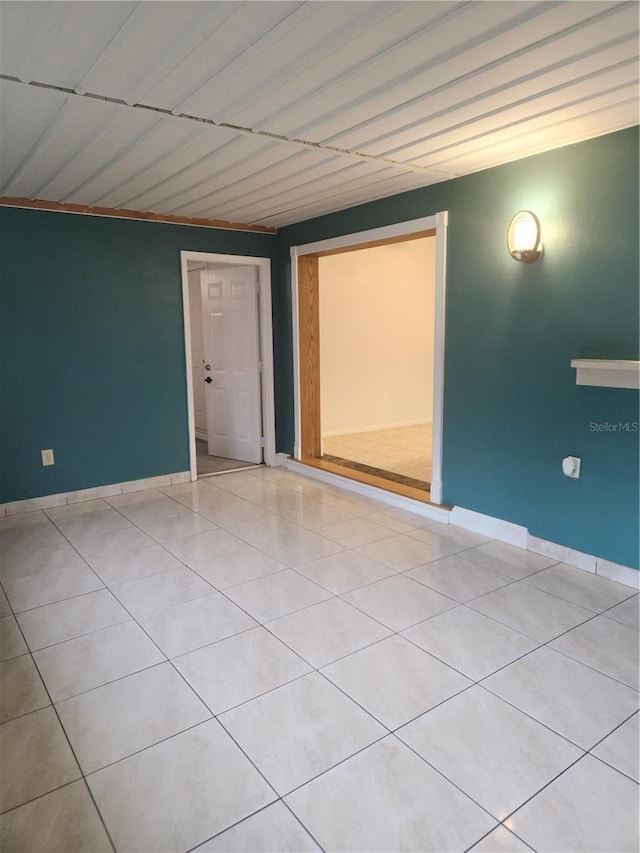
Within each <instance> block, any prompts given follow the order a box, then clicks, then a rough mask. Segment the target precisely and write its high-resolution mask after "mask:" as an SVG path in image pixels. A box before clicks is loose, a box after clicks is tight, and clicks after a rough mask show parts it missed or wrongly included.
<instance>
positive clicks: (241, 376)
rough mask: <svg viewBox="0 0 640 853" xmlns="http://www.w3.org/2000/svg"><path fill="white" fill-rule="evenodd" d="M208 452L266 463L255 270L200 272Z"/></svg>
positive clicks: (254, 268) (250, 268) (235, 269)
mask: <svg viewBox="0 0 640 853" xmlns="http://www.w3.org/2000/svg"><path fill="white" fill-rule="evenodd" d="M200 284H201V294H202V330H203V343H204V359H205V369H204V371H203V373H204V376H203V384H204V385H205V397H206V409H207V436H208V446H209V447H208V449H209V454H210V455H214V456H226V457H228V458H229V459H240V460H243V461H245V462H253V463H255V464H259V463H260V462H262V441H261V439H262V418H261V400H260V355H259V353H260V342H259V326H258V292H257V270H256V267H254V266H247V265H243V266H238V267H232V268H224V269H217V270H207V271H204V272H201V273H200Z"/></svg>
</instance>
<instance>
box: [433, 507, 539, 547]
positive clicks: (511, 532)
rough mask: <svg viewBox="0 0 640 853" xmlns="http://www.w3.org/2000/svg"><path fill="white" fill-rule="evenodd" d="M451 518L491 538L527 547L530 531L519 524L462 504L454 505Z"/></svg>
mask: <svg viewBox="0 0 640 853" xmlns="http://www.w3.org/2000/svg"><path fill="white" fill-rule="evenodd" d="M449 520H450V523H451V524H455V525H457V526H458V527H464V528H466V529H467V530H474V531H475V532H476V533H482V534H483V535H484V536H488V537H489V538H490V539H499V540H500V542H508V543H509V545H515V546H516V547H517V548H526V547H527V536H528V535H529V531H528V530H527V528H526V527H521V526H520V525H519V524H512V523H511V522H510V521H502V519H500V518H494V517H493V516H491V515H483V513H481V512H474V510H471V509H464V508H463V507H460V506H454V507H453V509H452V510H451V515H450V517H449Z"/></svg>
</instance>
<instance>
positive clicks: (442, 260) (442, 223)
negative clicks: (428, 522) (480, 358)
mask: <svg viewBox="0 0 640 853" xmlns="http://www.w3.org/2000/svg"><path fill="white" fill-rule="evenodd" d="M448 222H449V214H448V211H440V212H439V213H436V214H435V215H434V216H426V217H423V218H421V219H411V220H407V221H405V222H398V223H396V224H395V225H387V226H384V227H382V228H372V229H369V230H367V231H356V232H353V233H350V234H343V235H342V236H340V237H332V238H329V239H327V240H319V241H317V242H314V243H305V244H303V245H300V246H292V247H291V249H290V253H291V321H292V334H293V393H294V427H295V438H294V447H293V456H294V459H296V460H298V461H300V460H301V459H302V427H303V415H302V405H303V399H302V395H301V391H300V376H301V372H302V373H304V372H305V364H307V363H308V362H309V361H310V360H313V359H314V356H317V352H316V353H313V352H311V349H313V348H314V347H315V348H316V349H317V347H318V340H317V335H318V330H317V329H316V330H313V329H312V330H311V332H310V334H309V336H308V337H309V338H310V339H311V348H310V349H308V350H307V351H306V352H305V353H302V352H301V349H300V343H301V342H300V314H301V311H300V308H301V300H300V290H299V261H300V259H302V258H304V259H305V260H303V261H302V266H303V269H302V273H303V276H304V275H305V274H308V270H306V269H305V266H310V265H312V264H313V263H314V261H313V259H314V258H316V259H317V258H318V257H319V256H320V255H322V254H333V253H336V252H339V251H341V250H342V251H354V250H356V249H364V248H369V247H371V246H374V245H381V244H382V243H394V242H401V241H402V240H407V239H417V238H418V237H419V236H420V235H421V232H425V231H431V232H433V231H435V237H436V269H435V330H434V377H433V474H432V478H431V489H430V494H431V498H430V500H431V502H432V503H435V504H441V503H442V423H443V403H444V337H445V308H446V286H447V227H448ZM315 263H317V260H316V261H315ZM303 299H304V297H303ZM311 301H312V302H313V296H312V297H311ZM305 302H306V303H307V304H308V299H306V300H305ZM302 308H303V310H304V309H305V304H303V305H302ZM316 310H317V306H315V305H311V311H312V312H313V311H316ZM305 320H306V318H305ZM305 337H307V336H306V335H305ZM315 390H316V391H317V394H319V390H317V389H315ZM315 406H316V408H317V406H318V401H315ZM305 408H306V409H308V408H309V407H308V405H307V404H306V403H305ZM312 408H313V403H312ZM312 431H313V429H312ZM317 438H318V437H317V436H314V437H313V439H312V440H313V441H314V442H315V441H316V439H317Z"/></svg>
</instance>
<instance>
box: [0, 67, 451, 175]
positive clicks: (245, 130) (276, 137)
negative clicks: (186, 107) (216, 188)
mask: <svg viewBox="0 0 640 853" xmlns="http://www.w3.org/2000/svg"><path fill="white" fill-rule="evenodd" d="M0 80H4V81H6V82H8V83H13V84H15V85H16V86H27V87H32V88H37V89H46V90H49V91H52V92H57V93H59V94H61V95H64V96H66V97H74V98H86V99H91V100H99V101H104V102H105V103H108V104H114V105H115V106H118V107H121V108H122V109H125V110H137V111H140V112H142V111H144V112H155V113H159V114H160V115H163V116H165V117H166V118H168V119H175V120H177V121H180V120H182V121H192V122H198V123H201V124H204V125H207V126H209V127H217V128H222V129H225V130H233V131H235V132H236V133H238V134H242V135H244V136H251V137H253V138H255V139H260V138H262V139H270V140H272V141H274V142H285V143H289V144H291V145H299V146H300V147H302V148H313V149H315V150H316V151H327V152H330V153H333V154H338V155H340V156H341V157H345V158H349V159H351V160H354V159H360V160H370V161H375V162H378V163H385V164H388V165H390V166H393V167H395V168H397V169H402V170H403V171H406V170H407V169H413V170H414V171H416V172H425V171H429V172H430V171H432V170H431V169H429V170H427V169H426V168H425V167H424V166H413V165H412V164H407V163H399V162H397V161H395V160H390V159H388V158H384V157H376V156H374V155H372V154H365V153H364V152H354V151H348V150H347V149H346V148H339V147H337V146H333V145H323V144H321V143H318V142H312V141H311V140H308V139H299V138H289V137H287V136H283V135H282V134H278V133H272V132H270V131H266V130H254V129H252V128H250V127H243V126H242V125H236V124H231V123H228V122H222V121H214V120H213V119H210V118H204V117H203V116H196V115H191V114H189V113H178V114H176V113H172V112H171V110H167V109H164V108H163V107H156V106H153V105H151V104H141V103H139V104H127V103H126V101H123V100H122V99H121V98H111V97H109V96H108V95H100V94H98V93H96V92H82V93H79V92H76V91H75V90H73V89H67V88H65V87H63V86H56V85H54V84H52V83H45V82H42V81H39V80H31V81H29V82H28V83H24V82H23V81H22V80H18V79H17V78H16V77H11V76H10V75H8V74H0ZM440 174H441V175H443V176H444V177H455V176H456V175H455V174H454V173H449V172H440Z"/></svg>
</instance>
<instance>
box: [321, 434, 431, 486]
mask: <svg viewBox="0 0 640 853" xmlns="http://www.w3.org/2000/svg"><path fill="white" fill-rule="evenodd" d="M432 433H433V425H432V424H418V425H416V426H406V427H393V428H391V429H377V430H373V431H371V432H358V433H349V434H348V435H332V436H323V437H322V452H323V453H327V454H329V455H331V456H338V457H341V458H342V459H349V460H350V461H352V462H360V463H362V464H363V465H368V466H371V467H372V468H380V469H382V470H383V471H391V472H392V473H394V474H402V475H403V476H405V477H411V478H412V479H414V480H420V481H422V482H427V483H430V482H431V475H432V466H433V462H432V459H433V452H432V442H433V438H432Z"/></svg>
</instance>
